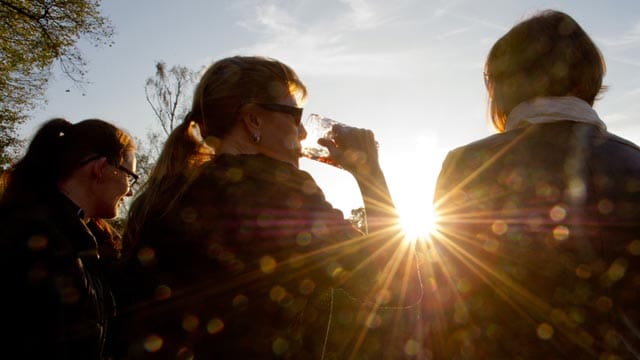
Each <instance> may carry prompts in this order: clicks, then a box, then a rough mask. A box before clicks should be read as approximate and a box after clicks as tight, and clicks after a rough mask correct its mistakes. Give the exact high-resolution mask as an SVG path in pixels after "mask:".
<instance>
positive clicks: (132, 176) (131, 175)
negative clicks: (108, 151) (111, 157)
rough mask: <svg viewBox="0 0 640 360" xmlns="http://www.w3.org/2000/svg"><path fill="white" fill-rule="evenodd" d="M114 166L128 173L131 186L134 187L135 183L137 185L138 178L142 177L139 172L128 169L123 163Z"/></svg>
mask: <svg viewBox="0 0 640 360" xmlns="http://www.w3.org/2000/svg"><path fill="white" fill-rule="evenodd" d="M113 166H115V168H116V169H118V170H122V171H123V172H124V173H125V174H127V179H128V180H129V187H133V185H135V184H136V183H137V182H138V179H140V176H138V174H136V173H134V172H133V171H131V170H129V169H127V168H126V167H124V166H122V165H113Z"/></svg>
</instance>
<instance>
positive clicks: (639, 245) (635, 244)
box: [627, 240, 640, 256]
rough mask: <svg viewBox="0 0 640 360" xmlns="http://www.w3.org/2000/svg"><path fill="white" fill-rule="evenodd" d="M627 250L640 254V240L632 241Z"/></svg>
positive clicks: (635, 254) (633, 253)
mask: <svg viewBox="0 0 640 360" xmlns="http://www.w3.org/2000/svg"><path fill="white" fill-rule="evenodd" d="M627 251H629V253H630V254H631V255H634V256H638V255H640V240H633V241H632V242H630V243H629V246H627Z"/></svg>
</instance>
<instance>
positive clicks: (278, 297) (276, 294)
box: [269, 285, 287, 302]
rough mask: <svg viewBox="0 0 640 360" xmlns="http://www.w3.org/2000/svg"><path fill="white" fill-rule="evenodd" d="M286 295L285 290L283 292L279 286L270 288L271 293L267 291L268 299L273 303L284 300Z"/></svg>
mask: <svg viewBox="0 0 640 360" xmlns="http://www.w3.org/2000/svg"><path fill="white" fill-rule="evenodd" d="M286 295H287V290H285V288H283V287H282V286H279V285H276V286H274V287H272V288H271V291H269V297H270V298H271V300H273V301H275V302H280V301H282V299H284V298H285V296H286Z"/></svg>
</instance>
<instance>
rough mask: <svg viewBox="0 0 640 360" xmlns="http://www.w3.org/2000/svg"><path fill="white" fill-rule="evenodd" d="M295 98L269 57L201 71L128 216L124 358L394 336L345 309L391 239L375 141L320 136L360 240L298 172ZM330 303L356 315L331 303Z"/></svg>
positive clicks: (391, 215)
mask: <svg viewBox="0 0 640 360" xmlns="http://www.w3.org/2000/svg"><path fill="white" fill-rule="evenodd" d="M306 95H307V90H306V88H305V86H304V85H303V83H302V82H301V81H300V79H299V78H298V76H297V75H296V73H295V72H294V71H293V70H292V69H291V68H289V67H288V66H287V65H285V64H283V63H281V62H279V61H277V60H274V59H269V58H263V57H243V56H236V57H230V58H225V59H222V60H219V61H217V62H215V63H214V64H213V65H211V67H209V68H208V70H207V71H206V72H205V73H204V75H203V76H202V78H201V80H200V82H199V84H198V85H197V88H196V90H195V95H194V98H193V106H192V108H191V112H190V113H189V114H188V115H187V117H186V118H185V120H184V122H183V123H182V124H181V125H180V126H178V127H177V128H176V129H175V130H174V131H173V133H172V134H171V135H170V137H169V139H168V141H167V143H166V144H165V146H164V148H163V151H162V154H161V155H160V158H159V160H158V163H157V165H156V167H155V168H154V170H153V172H152V174H151V176H150V178H149V182H148V184H147V186H146V187H145V188H144V190H143V191H142V193H141V194H140V195H139V196H138V198H136V199H135V201H134V203H133V204H132V207H131V211H130V214H129V218H128V222H127V227H126V233H125V242H126V243H127V245H126V246H127V247H128V249H127V250H128V252H129V253H130V255H131V257H130V260H129V262H128V263H127V264H126V265H125V267H124V270H123V278H124V281H125V282H126V281H128V286H126V287H124V288H123V289H121V291H120V296H119V299H120V300H121V301H122V303H123V305H124V306H125V307H126V309H125V311H126V312H127V314H128V315H126V316H128V317H129V320H128V321H127V322H126V324H125V325H123V334H122V335H121V338H123V339H127V340H130V341H129V343H128V344H125V346H124V348H125V350H124V352H125V354H126V355H125V356H129V357H134V358H137V357H157V358H166V356H175V355H176V354H182V355H184V356H195V357H196V358H252V359H255V358H276V357H283V358H304V359H309V358H320V357H323V356H324V357H326V358H331V357H335V356H338V357H343V356H346V355H345V354H346V353H347V352H349V353H351V352H355V353H357V352H358V351H360V352H361V353H363V354H367V353H368V354H378V355H379V354H381V353H384V351H382V350H381V349H380V346H383V345H384V344H385V343H386V342H388V341H390V340H391V339H393V338H394V335H390V334H386V333H384V332H383V331H382V330H380V329H376V328H375V327H367V326H365V325H366V324H365V323H366V319H367V317H366V316H359V315H362V314H360V313H358V311H357V310H358V309H363V311H364V309H365V307H364V306H360V305H362V304H363V303H362V301H363V300H368V299H371V297H370V293H371V292H374V293H375V291H376V289H378V290H382V288H384V286H388V284H385V285H384V286H383V285H382V284H381V283H380V282H379V278H378V275H380V272H381V271H382V269H381V268H379V267H377V266H376V265H377V264H375V263H374V260H378V261H383V257H384V256H387V254H388V253H389V252H391V250H389V248H388V247H389V246H391V245H392V244H393V243H394V241H393V240H394V239H393V236H392V233H393V231H391V230H393V229H392V228H390V225H392V224H394V223H395V221H396V215H395V209H394V206H393V203H392V201H391V198H390V196H389V191H388V188H387V185H386V182H385V179H384V175H383V173H382V170H381V169H380V165H379V163H378V157H377V147H376V142H375V139H374V136H373V133H372V132H371V131H369V130H364V129H355V128H340V129H338V128H336V129H335V131H336V132H337V135H338V136H337V137H336V140H335V143H326V145H327V146H328V147H329V148H330V150H331V151H332V154H333V155H332V157H331V161H334V162H335V163H336V165H338V166H341V167H342V168H344V169H345V170H347V171H349V172H350V173H352V174H353V175H354V176H355V178H356V181H357V182H358V185H359V186H360V189H361V192H362V195H363V198H364V203H365V208H366V213H367V220H368V222H369V233H371V234H377V235H375V236H374V235H371V236H369V237H364V236H363V234H362V233H361V232H359V231H358V230H357V229H356V228H354V226H353V225H352V224H351V223H350V222H348V221H346V220H345V219H344V216H343V214H342V213H341V212H340V211H339V210H337V209H334V208H333V207H332V206H331V204H329V203H328V202H327V201H326V200H325V198H324V195H323V193H322V191H321V190H320V189H319V188H318V186H317V185H316V183H315V181H314V180H313V178H312V177H311V176H310V175H309V174H308V173H306V172H304V171H301V170H299V169H298V159H299V157H300V141H301V140H302V139H304V138H305V137H306V131H305V129H304V126H303V125H302V124H301V116H302V111H303V109H302V108H301V107H300V105H301V104H302V102H303V100H304V99H305V97H306ZM349 153H350V154H352V155H353V154H356V153H357V154H359V156H347V154H349ZM384 240H388V241H386V242H384ZM395 240H396V241H395V243H396V244H397V243H398V242H399V241H400V238H399V237H398V238H396V239H395ZM385 247H387V249H386V251H385ZM334 290H335V292H339V294H338V295H336V293H335V292H334ZM347 294H348V295H349V296H347ZM395 295H396V294H393V295H388V296H386V297H385V300H384V301H383V302H382V303H378V305H382V307H384V305H386V304H390V303H392V302H394V301H396V300H398V299H397V297H401V295H397V296H395ZM338 302H349V303H350V304H352V308H354V309H356V311H353V312H340V311H338V309H343V310H344V309H345V307H344V306H342V304H340V306H339V305H338V304H337V303H338ZM373 303H374V304H375V302H373ZM358 304H360V305H358ZM332 309H334V312H332ZM366 309H371V307H366ZM387 313H389V314H390V313H392V311H388V312H387ZM414 314H415V312H414ZM371 316H375V310H374V312H373V314H371ZM384 320H385V321H391V320H389V319H388V318H384ZM414 320H415V317H414ZM380 321H381V322H382V320H380ZM379 325H380V324H379ZM380 328H382V326H380ZM364 329H369V330H370V331H368V332H365V333H364V335H367V336H364V337H359V336H363V334H362V333H361V332H362V331H363V330H364ZM365 338H368V339H369V340H370V341H373V342H374V343H375V346H373V345H370V344H369V343H367V342H365V343H364V344H363V342H362V341H363V339H365ZM371 339H374V340H371ZM404 341H407V339H405V340H404ZM126 342H127V341H125V343H126ZM367 344H369V345H367ZM402 346H404V342H403V343H402ZM396 350H397V349H396ZM385 351H390V349H387V350H385ZM371 356H373V355H371ZM376 356H377V355H376Z"/></svg>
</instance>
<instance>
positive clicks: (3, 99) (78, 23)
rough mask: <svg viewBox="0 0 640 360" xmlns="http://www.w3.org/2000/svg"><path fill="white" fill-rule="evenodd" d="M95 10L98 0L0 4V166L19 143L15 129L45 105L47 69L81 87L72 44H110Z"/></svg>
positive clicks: (106, 25)
mask: <svg viewBox="0 0 640 360" xmlns="http://www.w3.org/2000/svg"><path fill="white" fill-rule="evenodd" d="M99 7H100V0H0V18H2V21H1V22H0V167H6V166H7V164H8V163H7V162H6V161H7V159H8V158H7V157H10V155H11V154H10V149H11V148H12V147H13V148H15V147H16V146H17V145H19V144H20V141H19V139H18V137H17V134H16V130H17V127H18V126H19V125H20V124H22V123H24V122H25V121H26V120H27V118H28V115H27V113H28V112H29V111H30V110H33V109H34V108H35V107H37V106H39V105H41V104H43V103H44V102H45V98H44V93H45V91H46V87H47V84H48V81H49V79H50V77H51V74H52V66H53V65H54V64H58V65H59V67H60V70H61V71H62V73H63V74H64V75H65V76H66V77H67V78H69V79H70V80H72V81H73V82H74V83H76V84H82V83H83V82H85V74H86V67H87V63H86V61H85V59H84V58H83V56H82V53H81V52H80V49H79V48H78V47H77V43H78V41H79V40H80V39H81V38H83V39H86V40H87V41H89V43H91V44H93V45H94V46H103V45H111V38H112V36H113V28H112V26H111V24H110V22H109V20H108V19H107V18H105V17H103V16H102V15H100V12H99Z"/></svg>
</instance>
